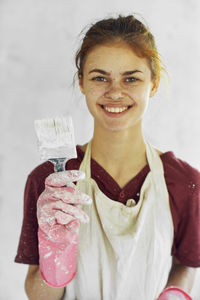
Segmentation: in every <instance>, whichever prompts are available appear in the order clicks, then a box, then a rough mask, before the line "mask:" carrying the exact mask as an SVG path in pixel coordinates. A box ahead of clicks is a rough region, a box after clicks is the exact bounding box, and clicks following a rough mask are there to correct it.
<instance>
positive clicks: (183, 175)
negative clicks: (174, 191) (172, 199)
mask: <svg viewBox="0 0 200 300" xmlns="http://www.w3.org/2000/svg"><path fill="white" fill-rule="evenodd" d="M160 158H161V160H162V162H163V166H164V171H165V175H166V177H167V179H168V180H170V178H171V180H176V182H180V183H187V184H188V185H190V184H192V183H194V182H195V183H197V184H199V182H200V171H199V170H197V168H195V167H193V166H192V165H190V164H189V163H188V162H186V161H184V160H182V159H180V158H178V157H177V156H175V154H174V153H173V152H172V151H169V152H165V153H161V154H160Z"/></svg>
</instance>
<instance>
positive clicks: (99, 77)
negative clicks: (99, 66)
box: [92, 76, 107, 81]
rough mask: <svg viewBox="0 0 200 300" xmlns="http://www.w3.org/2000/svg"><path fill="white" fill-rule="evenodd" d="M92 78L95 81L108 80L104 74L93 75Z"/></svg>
mask: <svg viewBox="0 0 200 300" xmlns="http://www.w3.org/2000/svg"><path fill="white" fill-rule="evenodd" d="M92 80H94V81H107V79H106V78H105V77H103V76H97V77H93V78H92Z"/></svg>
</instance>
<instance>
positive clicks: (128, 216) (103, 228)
mask: <svg viewBox="0 0 200 300" xmlns="http://www.w3.org/2000/svg"><path fill="white" fill-rule="evenodd" d="M146 156H147V161H148V164H149V167H150V172H149V173H148V175H147V177H146V179H145V181H144V183H143V185H142V188H141V191H140V199H139V202H138V203H137V204H135V201H134V199H129V200H128V201H127V203H126V205H124V204H122V203H119V202H117V201H113V200H112V199H109V198H108V197H107V196H106V195H104V194H103V193H102V191H101V190H100V189H99V187H98V185H97V184H96V182H95V181H94V180H93V179H92V178H91V169H90V161H91V142H90V143H89V144H88V146H87V149H86V152H85V156H84V159H83V161H82V163H81V166H80V170H82V171H84V172H85V174H86V178H85V179H84V180H82V181H79V182H78V188H79V189H80V190H81V191H82V192H84V193H86V194H88V195H90V197H91V198H92V199H93V204H92V205H91V206H84V207H82V209H83V210H84V211H85V212H86V213H87V214H88V216H89V217H90V223H89V224H86V225H85V224H82V225H81V228H80V234H79V253H78V262H77V274H76V277H75V278H74V279H73V280H72V281H71V282H70V284H68V285H67V287H66V294H65V297H64V299H65V300H75V299H76V300H132V299H133V300H155V299H156V298H157V297H158V296H159V294H160V293H161V291H162V290H163V289H164V287H165V285H166V283H167V279H168V276H169V271H170V268H171V264H172V256H171V248H172V243H173V231H174V229H173V221H172V216H171V211H170V206H169V195H168V191H167V187H166V183H165V179H164V170H163V165H162V162H161V159H160V157H159V155H158V153H157V152H156V150H154V149H153V147H152V146H151V145H150V144H149V143H146Z"/></svg>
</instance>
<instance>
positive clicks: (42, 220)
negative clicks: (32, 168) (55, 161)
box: [37, 170, 92, 287]
mask: <svg viewBox="0 0 200 300" xmlns="http://www.w3.org/2000/svg"><path fill="white" fill-rule="evenodd" d="M83 178H84V173H83V172H81V171H76V170H73V171H64V172H57V173H53V174H51V175H49V176H48V177H47V178H46V180H45V190H44V192H43V193H42V194H41V195H40V197H39V198H38V202H37V218H38V225H39V228H38V240H39V257H40V262H39V264H40V273H41V276H42V278H43V280H44V281H45V282H46V283H47V284H49V285H50V286H53V287H64V286H66V285H67V284H68V283H69V282H70V281H71V280H72V279H73V278H74V276H75V275H76V261H77V247H78V234H79V226H80V222H82V223H88V222H89V217H88V216H87V215H86V214H85V213H84V212H83V211H82V210H81V208H80V206H81V205H89V204H91V203H92V200H91V199H90V197H89V196H88V195H86V194H84V193H82V192H80V191H78V189H77V187H76V185H75V184H74V183H73V182H76V181H78V180H81V179H83Z"/></svg>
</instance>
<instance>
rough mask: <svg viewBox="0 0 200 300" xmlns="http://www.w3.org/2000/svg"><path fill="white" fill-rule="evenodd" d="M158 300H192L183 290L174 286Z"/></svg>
mask: <svg viewBox="0 0 200 300" xmlns="http://www.w3.org/2000/svg"><path fill="white" fill-rule="evenodd" d="M157 300H192V298H191V297H190V296H189V295H188V294H186V293H185V292H184V291H183V290H182V289H180V288H178V287H176V286H172V287H168V288H166V289H165V290H164V291H163V292H162V293H161V294H160V296H159V297H158V299H157Z"/></svg>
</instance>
